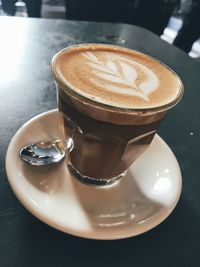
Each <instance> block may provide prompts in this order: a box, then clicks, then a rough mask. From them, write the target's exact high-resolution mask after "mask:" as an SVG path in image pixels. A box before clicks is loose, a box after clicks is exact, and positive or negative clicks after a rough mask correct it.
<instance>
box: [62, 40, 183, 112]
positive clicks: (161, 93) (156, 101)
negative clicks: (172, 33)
mask: <svg viewBox="0 0 200 267" xmlns="http://www.w3.org/2000/svg"><path fill="white" fill-rule="evenodd" d="M57 71H58V73H59V74H60V78H61V79H62V81H63V82H64V83H65V82H67V83H69V85H70V86H71V89H72V90H74V91H75V92H76V93H78V94H80V95H82V96H84V97H86V98H89V99H91V100H95V101H96V102H99V103H102V104H107V105H110V106H114V107H120V108H129V109H132V108H152V107H153V108H154V107H158V106H162V105H166V104H168V103H170V102H172V101H173V100H174V99H175V98H176V97H177V95H178V94H179V92H180V82H179V80H178V79H177V77H176V76H175V75H174V74H173V73H172V71H170V70H169V69H168V68H166V67H165V66H163V65H162V64H161V63H160V62H158V61H156V60H154V59H152V58H150V57H147V56H145V55H143V54H141V53H138V52H135V51H132V50H127V49H123V48H117V49H116V48H115V47H110V46H105V45H87V46H80V47H74V48H72V49H70V50H69V51H67V52H66V53H62V54H61V55H60V57H59V59H58V60H57Z"/></svg>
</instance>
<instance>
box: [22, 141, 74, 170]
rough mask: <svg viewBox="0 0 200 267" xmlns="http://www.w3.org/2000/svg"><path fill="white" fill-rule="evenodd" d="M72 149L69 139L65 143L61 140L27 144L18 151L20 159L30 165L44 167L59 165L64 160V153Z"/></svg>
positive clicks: (71, 142)
mask: <svg viewBox="0 0 200 267" xmlns="http://www.w3.org/2000/svg"><path fill="white" fill-rule="evenodd" d="M72 148H73V141H72V139H71V138H70V139H69V140H68V142H67V143H65V141H63V140H62V139H59V140H54V141H53V142H51V141H40V142H37V143H33V144H29V145H26V146H25V147H23V148H22V149H21V150H20V157H21V159H22V160H24V161H25V162H27V163H29V164H30V165H36V166H44V165H50V164H56V163H59V162H60V161H61V160H62V159H64V157H65V155H66V151H67V152H68V151H70V150H71V149H72Z"/></svg>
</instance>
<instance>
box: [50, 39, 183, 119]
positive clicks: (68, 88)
mask: <svg viewBox="0 0 200 267" xmlns="http://www.w3.org/2000/svg"><path fill="white" fill-rule="evenodd" d="M82 46H105V47H112V48H114V49H120V50H124V51H130V52H131V51H132V52H134V53H137V54H139V55H142V56H144V57H147V58H149V59H151V60H153V61H156V62H158V63H159V64H161V65H162V66H163V67H165V68H167V69H168V70H169V71H170V72H171V73H172V74H173V75H174V76H175V77H176V79H177V81H178V84H179V92H178V94H177V95H176V97H175V98H174V99H173V100H172V101H170V102H169V103H166V104H164V105H160V106H155V107H149V108H148V107H146V108H123V107H117V106H112V105H109V104H105V103H101V102H98V101H95V100H93V99H91V98H88V97H86V96H83V95H81V94H80V93H78V92H77V91H76V90H75V89H73V88H75V87H74V86H73V85H72V84H71V83H70V82H68V81H66V80H65V81H63V80H62V78H61V77H60V75H59V73H58V72H57V70H56V66H55V64H56V60H57V59H58V58H59V56H60V55H61V54H63V53H65V52H66V51H68V50H71V49H74V48H77V49H78V48H79V47H82ZM51 70H52V75H53V78H54V79H55V81H56V83H57V84H58V85H59V86H60V88H61V89H62V90H63V92H66V93H67V94H69V95H70V96H71V97H74V98H76V99H80V100H81V101H84V102H85V103H87V104H89V105H92V106H98V107H99V108H102V109H106V110H109V111H117V112H120V113H129V114H134V113H135V114H138V113H142V114H147V113H155V112H162V111H165V110H168V109H170V108H172V107H173V106H175V105H176V104H177V103H178V102H179V101H180V100H181V98H182V96H183V94H184V85H183V83H182V80H181V78H180V77H179V75H178V74H177V73H176V72H175V71H174V70H173V69H171V68H170V67H169V66H167V65H166V64H165V63H163V62H161V61H160V60H158V59H156V58H154V57H152V56H149V55H147V54H145V53H142V52H139V51H137V50H135V49H131V48H126V47H123V46H118V45H112V44H101V43H81V44H74V45H71V46H68V47H65V48H63V49H62V50H60V51H58V52H57V53H56V54H55V55H54V56H53V58H52V61H51Z"/></svg>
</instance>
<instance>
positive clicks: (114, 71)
mask: <svg viewBox="0 0 200 267" xmlns="http://www.w3.org/2000/svg"><path fill="white" fill-rule="evenodd" d="M81 55H82V56H83V57H84V58H85V61H86V62H85V63H86V64H87V65H88V66H89V67H90V68H91V71H92V72H93V74H95V75H96V78H98V79H95V77H89V79H90V81H91V83H92V84H94V85H96V86H100V87H102V88H103V89H104V90H108V91H111V92H113V93H118V94H126V95H129V96H137V97H141V98H143V99H144V100H146V101H149V98H148V95H149V94H150V93H152V92H153V91H155V90H156V89H157V88H158V85H159V80H158V78H157V76H156V74H155V73H154V72H153V71H151V70H150V69H149V68H147V67H145V66H144V65H142V64H140V63H137V62H135V61H133V60H132V61H131V60H129V59H127V58H124V57H120V56H116V55H115V54H110V53H106V52H105V53H104V58H103V59H104V61H101V60H100V59H99V58H98V57H97V56H96V55H95V52H82V53H81ZM139 75H140V76H142V77H143V79H138V77H139ZM122 86H125V87H126V88H122Z"/></svg>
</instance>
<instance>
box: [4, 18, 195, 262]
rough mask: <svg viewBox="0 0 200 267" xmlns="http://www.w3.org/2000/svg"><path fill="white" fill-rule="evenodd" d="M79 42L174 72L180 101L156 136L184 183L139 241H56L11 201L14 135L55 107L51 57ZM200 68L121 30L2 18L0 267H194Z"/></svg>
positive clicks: (144, 36) (151, 39)
mask: <svg viewBox="0 0 200 267" xmlns="http://www.w3.org/2000/svg"><path fill="white" fill-rule="evenodd" d="M81 42H101V43H114V44H119V45H123V46H126V47H130V48H134V49H137V50H139V51H141V52H145V53H147V54H149V55H151V56H154V57H156V58H158V59H159V60H161V61H163V62H164V63H166V64H167V65H169V66H170V67H171V68H173V69H174V70H175V71H176V72H177V73H178V74H179V75H180V77H181V78H182V80H183V82H184V85H185V96H184V98H183V100H182V101H181V103H180V104H179V105H177V106H176V107H175V108H174V109H173V110H172V111H170V114H169V115H168V116H167V118H166V119H165V121H164V122H163V123H162V125H161V127H160V128H159V134H160V135H161V137H162V138H163V139H164V140H165V141H166V142H167V143H168V145H169V146H170V147H171V148H172V150H173V151H174V153H175V155H176V157H177V159H178V161H179V164H180V167H181V169H182V175H183V192H182V195H181V199H180V201H179V203H178V205H177V207H176V208H175V210H174V212H173V213H172V214H171V215H170V216H169V217H168V218H167V219H166V220H165V221H164V222H163V223H161V224H160V225H159V226H157V227H156V228H154V229H153V230H151V231H149V232H147V233H145V234H142V235H140V236H137V237H133V238H128V239H124V240H116V241H96V240H87V239H82V238H78V237H74V236H70V235H68V234H64V233H61V232H59V231H57V230H55V229H53V228H51V227H49V226H47V225H45V224H44V223H42V222H40V221H39V220H38V219H36V218H35V217H33V216H32V215H31V214H30V213H29V212H28V211H27V210H25V208H24V207H23V206H21V204H20V203H19V202H18V200H17V199H16V197H15V195H14V193H13V192H12V190H11V188H10V185H9V183H8V180H7V177H6V172H5V167H4V162H5V155H6V151H7V147H8V144H9V142H10V140H11V138H12V136H13V135H14V134H15V132H16V131H17V129H18V128H19V127H21V125H23V124H24V123H25V122H26V121H27V120H29V119H30V118H32V117H33V116H35V115H37V114H39V113H41V112H44V111H47V110H50V109H52V108H55V107H56V93H55V85H54V82H53V80H52V77H51V73H50V61H51V58H52V56H53V55H54V54H55V53H56V52H57V51H59V50H60V49H61V48H63V47H66V46H68V45H71V44H75V43H81ZM199 86H200V61H198V60H195V59H192V58H190V57H189V56H188V55H186V54H185V53H184V52H182V51H181V50H179V49H177V48H175V47H173V46H171V45H169V44H167V43H166V42H164V41H162V40H161V39H160V38H159V37H157V36H156V35H154V34H153V33H151V32H149V31H147V30H144V29H142V28H139V27H135V26H130V25H123V24H105V23H102V24H100V23H92V22H78V21H76V22H73V21H62V20H51V19H21V18H6V17H5V18H0V266H1V267H7V266H15V267H18V266H19V267H23V266H26V267H27V266H29V267H30V266H48V267H51V266H96V267H97V266H123V267H124V266H145V267H146V266H154V267H155V266H162V267H165V266H167V267H168V266H170V267H172V266H176V267H177V266H181V267H183V266H186V267H188V266H198V262H199V247H200V241H199V240H200V179H199V178H200V168H199V160H200V149H199V148H200V147H199V144H200V123H199V115H200V105H199V101H200V90H199Z"/></svg>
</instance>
